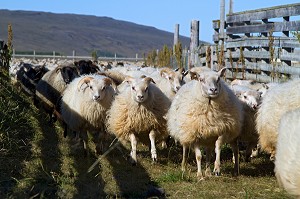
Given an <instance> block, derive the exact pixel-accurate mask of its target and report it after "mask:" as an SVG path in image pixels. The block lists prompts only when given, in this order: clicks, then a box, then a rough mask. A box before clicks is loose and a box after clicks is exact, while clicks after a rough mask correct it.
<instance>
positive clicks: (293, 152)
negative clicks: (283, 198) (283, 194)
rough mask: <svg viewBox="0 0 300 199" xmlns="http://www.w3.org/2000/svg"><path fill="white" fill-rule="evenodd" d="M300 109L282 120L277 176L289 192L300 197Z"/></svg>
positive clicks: (278, 146)
mask: <svg viewBox="0 0 300 199" xmlns="http://www.w3.org/2000/svg"><path fill="white" fill-rule="evenodd" d="M299 118H300V109H296V110H294V111H291V112H288V113H286V114H285V115H283V117H282V118H281V120H280V125H279V130H278V131H279V134H278V143H277V152H276V156H275V174H276V178H277V181H278V182H279V184H280V185H281V186H283V187H284V188H285V189H286V191H287V192H289V193H290V194H292V195H296V196H298V197H299V196H300V159H299V153H300V145H299V140H300V123H299Z"/></svg>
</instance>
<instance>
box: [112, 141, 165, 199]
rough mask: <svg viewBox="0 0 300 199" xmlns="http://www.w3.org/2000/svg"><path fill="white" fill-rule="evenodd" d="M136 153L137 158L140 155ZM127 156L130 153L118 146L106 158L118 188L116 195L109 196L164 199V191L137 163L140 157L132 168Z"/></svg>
mask: <svg viewBox="0 0 300 199" xmlns="http://www.w3.org/2000/svg"><path fill="white" fill-rule="evenodd" d="M137 153H138V156H140V155H141V154H140V153H141V151H138V152H137ZM129 154H130V151H129V150H128V149H126V148H125V147H124V146H122V145H121V144H120V145H119V146H118V147H117V148H116V149H114V150H113V151H111V153H110V154H109V155H107V156H106V159H107V160H108V162H109V164H110V166H111V168H112V175H113V180H115V182H116V184H117V187H118V191H117V193H111V194H110V195H111V196H113V197H121V198H148V197H156V198H165V193H164V190H163V189H162V188H160V187H159V186H158V184H157V183H156V182H154V181H153V180H152V179H151V177H150V175H149V174H148V172H147V170H146V169H145V168H144V167H143V166H142V165H141V164H140V163H139V158H140V157H138V162H137V165H135V166H133V165H132V164H131V163H130V161H129ZM149 154H150V152H149ZM149 154H148V155H149ZM148 157H149V156H148ZM150 157H151V156H150ZM140 159H141V158H140Z"/></svg>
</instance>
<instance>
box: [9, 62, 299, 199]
mask: <svg viewBox="0 0 300 199" xmlns="http://www.w3.org/2000/svg"><path fill="white" fill-rule="evenodd" d="M225 72H226V68H222V69H221V70H219V71H213V70H211V69H210V68H206V67H194V68H192V69H191V70H189V71H185V70H184V69H176V70H173V69H170V68H167V67H165V68H159V69H157V68H153V67H142V66H134V65H130V64H125V65H124V64H121V63H120V64H116V65H113V64H108V65H103V64H102V65H100V64H95V63H92V62H91V61H85V60H81V61H78V62H70V61H57V60H44V61H43V62H42V63H33V62H32V61H31V63H30V64H28V63H26V62H25V61H23V62H21V61H20V60H15V61H14V62H13V63H12V64H11V67H10V75H11V77H12V79H13V80H14V82H18V83H19V84H20V85H21V86H22V88H24V89H25V91H27V93H29V94H30V95H31V96H32V97H33V98H34V103H35V104H36V105H37V106H38V107H43V109H44V110H45V111H46V112H47V113H48V114H49V118H50V122H53V121H55V120H56V119H58V120H59V121H60V122H61V124H62V125H63V126H64V128H65V131H64V136H67V135H68V132H69V131H73V132H74V133H75V136H76V137H77V138H78V139H79V138H80V139H82V140H83V143H84V149H85V153H87V152H88V150H87V141H88V134H87V132H90V133H92V134H93V135H94V136H95V139H94V140H95V144H96V150H97V152H98V153H103V152H105V151H106V150H107V149H108V139H110V137H111V136H114V137H116V138H118V139H119V141H120V142H125V141H129V142H130V144H131V153H130V157H131V162H132V163H133V164H136V163H137V143H138V142H141V143H144V144H147V145H149V146H150V151H151V158H152V160H153V161H157V158H158V154H157V150H156V145H157V144H158V143H160V144H162V145H163V146H165V147H167V143H168V140H169V139H174V140H175V141H176V142H177V143H180V144H181V145H182V147H183V159H182V170H183V171H184V170H185V165H186V151H187V149H188V148H189V147H192V148H193V149H194V152H195V156H196V162H197V177H198V178H199V179H204V178H205V177H206V176H211V175H212V172H211V169H210V162H211V155H212V152H213V151H215V161H214V169H213V173H214V174H216V175H219V174H220V170H221V167H220V166H221V161H220V156H221V147H222V145H223V144H224V143H228V144H229V145H230V146H231V148H232V151H233V162H234V174H235V175H238V174H239V143H244V144H246V146H247V147H246V153H245V159H246V161H250V158H251V157H254V156H255V153H253V152H254V149H255V148H256V153H258V152H259V151H264V152H267V153H269V154H270V159H271V160H274V163H275V174H276V177H277V180H278V182H279V184H280V185H282V186H283V187H284V188H285V189H286V190H287V191H288V192H289V193H291V194H293V195H296V196H300V160H299V159H298V158H297V156H298V154H299V153H300V145H299V144H298V143H299V140H300V124H299V122H298V120H299V118H300V79H294V80H289V81H287V82H285V83H277V84H275V83H271V84H264V83H258V82H254V81H250V80H234V81H232V82H230V83H228V82H226V81H225V80H224V78H223V76H224V73H225ZM201 147H204V148H205V150H206V166H205V172H202V169H201V168H202V166H201V160H202V153H201V150H200V148H201Z"/></svg>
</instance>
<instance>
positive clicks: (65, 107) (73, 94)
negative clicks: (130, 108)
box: [61, 74, 115, 154]
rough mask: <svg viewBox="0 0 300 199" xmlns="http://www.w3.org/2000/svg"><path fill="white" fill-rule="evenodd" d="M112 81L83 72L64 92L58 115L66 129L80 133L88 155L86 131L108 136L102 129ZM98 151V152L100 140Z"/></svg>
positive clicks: (112, 94) (110, 95)
mask: <svg viewBox="0 0 300 199" xmlns="http://www.w3.org/2000/svg"><path fill="white" fill-rule="evenodd" d="M111 84H112V80H111V79H110V78H108V77H105V76H101V75H96V74H93V75H85V76H80V77H77V78H75V79H74V80H73V81H72V82H71V83H70V84H69V85H68V87H67V88H66V89H65V91H64V92H63V97H62V99H61V115H62V118H63V121H64V122H65V123H66V125H67V126H68V128H70V129H71V130H73V131H76V132H78V133H79V135H80V136H81V137H82V139H83V143H84V149H85V154H87V141H88V137H87V131H91V132H92V131H94V132H97V133H98V136H100V137H101V136H102V137H104V138H105V137H107V134H106V131H105V124H104V123H105V118H106V112H107V110H108V109H109V108H110V106H111V103H112V101H113V99H114V95H115V92H114V89H113V88H112V87H111ZM100 137H98V140H96V141H99V144H98V145H97V148H96V149H97V152H99V153H100V152H101V144H102V143H101V140H100ZM102 149H103V148H102Z"/></svg>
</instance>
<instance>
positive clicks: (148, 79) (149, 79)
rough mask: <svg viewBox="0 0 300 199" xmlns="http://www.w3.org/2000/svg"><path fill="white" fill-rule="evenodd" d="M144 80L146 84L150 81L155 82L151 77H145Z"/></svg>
mask: <svg viewBox="0 0 300 199" xmlns="http://www.w3.org/2000/svg"><path fill="white" fill-rule="evenodd" d="M144 81H145V82H147V83H148V84H150V82H152V83H153V84H156V83H155V81H154V80H153V79H152V78H151V77H145V79H144Z"/></svg>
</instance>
